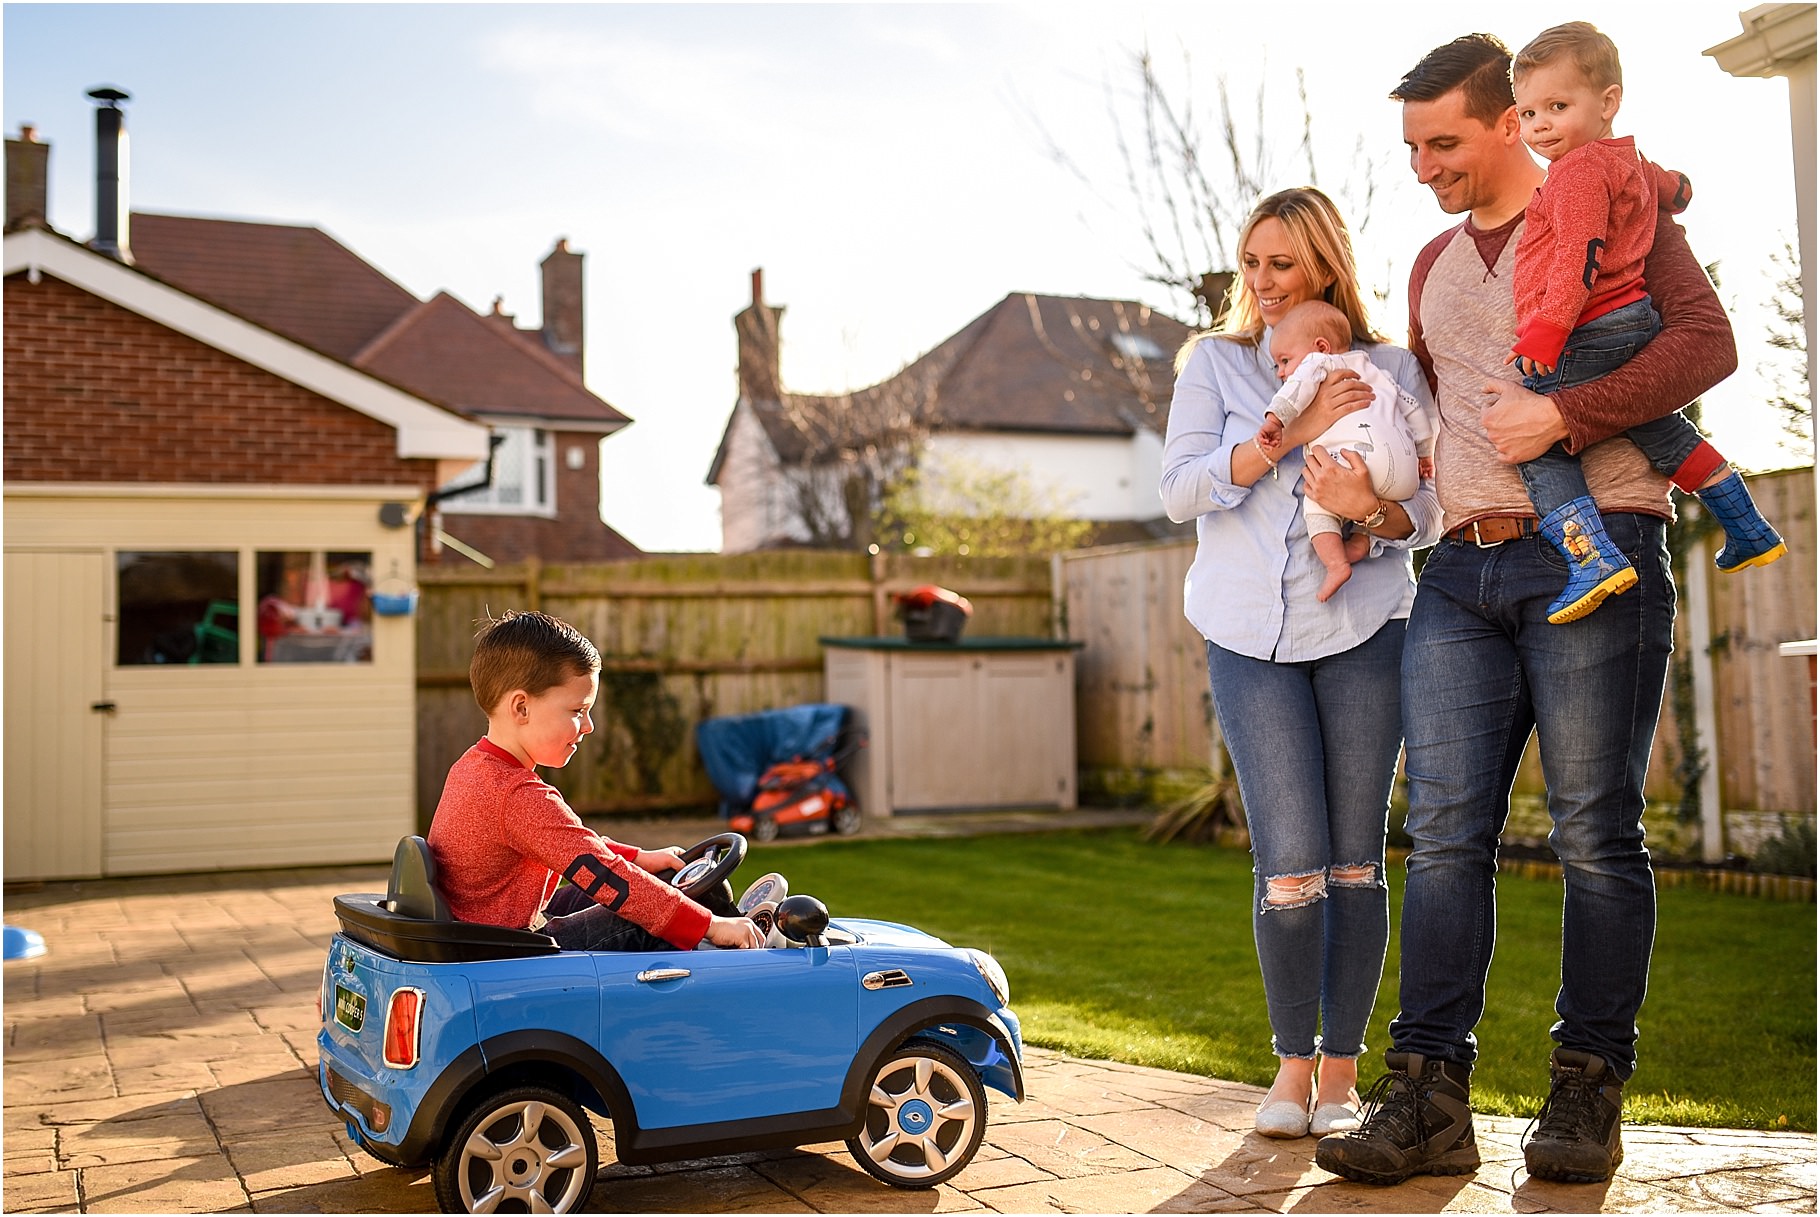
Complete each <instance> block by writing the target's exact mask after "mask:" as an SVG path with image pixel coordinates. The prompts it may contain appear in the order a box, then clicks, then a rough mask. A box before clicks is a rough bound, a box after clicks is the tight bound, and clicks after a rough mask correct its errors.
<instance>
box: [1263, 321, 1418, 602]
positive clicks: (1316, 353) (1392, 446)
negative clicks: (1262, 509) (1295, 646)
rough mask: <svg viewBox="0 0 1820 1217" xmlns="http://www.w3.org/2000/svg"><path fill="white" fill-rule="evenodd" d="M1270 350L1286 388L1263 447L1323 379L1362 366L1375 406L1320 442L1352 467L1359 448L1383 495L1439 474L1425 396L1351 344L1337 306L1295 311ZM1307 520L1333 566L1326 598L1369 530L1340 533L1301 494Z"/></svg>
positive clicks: (1366, 544) (1397, 496) (1403, 492)
mask: <svg viewBox="0 0 1820 1217" xmlns="http://www.w3.org/2000/svg"><path fill="white" fill-rule="evenodd" d="M1270 355H1271V359H1272V360H1273V361H1274V362H1275V363H1276V368H1277V377H1278V379H1280V380H1281V381H1282V382H1283V387H1282V388H1281V389H1278V390H1277V394H1276V396H1275V397H1273V398H1271V399H1270V405H1269V406H1268V407H1266V413H1265V415H1264V426H1263V427H1262V428H1261V429H1260V430H1259V431H1258V442H1259V445H1260V447H1261V448H1264V449H1274V447H1275V446H1276V444H1275V443H1273V441H1280V440H1281V437H1282V434H1283V428H1284V426H1285V425H1287V424H1288V423H1291V422H1294V421H1295V419H1296V417H1297V416H1298V415H1300V414H1301V413H1302V411H1303V410H1305V409H1307V408H1308V406H1309V404H1310V403H1311V402H1313V401H1314V398H1315V394H1316V393H1317V392H1318V391H1319V390H1320V387H1321V382H1322V381H1323V380H1325V379H1326V378H1327V377H1328V376H1329V375H1331V374H1332V373H1334V372H1337V371H1340V370H1342V369H1344V370H1347V371H1352V372H1356V373H1358V375H1359V378H1360V379H1361V380H1363V381H1364V382H1365V384H1366V385H1367V386H1368V387H1369V388H1370V389H1371V392H1372V401H1371V405H1369V406H1367V407H1366V408H1365V409H1363V410H1359V411H1355V412H1354V413H1352V414H1348V415H1347V416H1346V417H1345V418H1342V419H1341V420H1340V421H1339V422H1337V423H1335V424H1334V425H1333V426H1332V427H1329V428H1328V429H1327V431H1326V432H1325V433H1324V434H1323V435H1321V437H1320V438H1319V439H1316V440H1315V441H1314V442H1315V443H1317V444H1319V445H1321V447H1323V448H1325V449H1327V452H1328V454H1329V455H1330V456H1332V457H1333V458H1334V459H1335V460H1337V461H1339V462H1341V463H1342V464H1344V465H1345V466H1346V467H1347V468H1348V469H1351V468H1353V467H1354V466H1353V463H1352V459H1351V457H1350V456H1349V455H1348V454H1353V453H1356V454H1357V455H1358V457H1359V459H1361V460H1363V461H1364V462H1365V468H1366V470H1367V471H1368V472H1369V473H1370V474H1371V484H1372V489H1373V490H1375V491H1376V492H1377V495H1378V497H1379V498H1381V499H1384V500H1387V501H1389V502H1402V501H1403V500H1405V499H1408V498H1409V497H1410V496H1411V495H1413V494H1415V492H1416V485H1417V482H1418V481H1419V480H1420V479H1422V478H1431V477H1433V476H1434V450H1435V424H1434V420H1433V419H1431V418H1429V416H1428V412H1427V411H1426V410H1424V409H1423V408H1422V405H1421V403H1420V402H1418V401H1416V399H1415V398H1413V397H1411V396H1410V395H1409V394H1407V393H1405V392H1403V390H1402V389H1400V388H1398V387H1397V383H1396V382H1395V381H1394V380H1392V379H1391V378H1390V375H1389V373H1387V372H1385V371H1384V370H1383V369H1382V368H1380V367H1378V365H1377V364H1375V363H1373V362H1372V361H1371V359H1370V358H1369V357H1368V356H1367V355H1366V354H1365V352H1363V351H1355V350H1353V349H1352V325H1351V323H1349V322H1348V321H1347V320H1346V314H1344V313H1342V312H1341V311H1340V310H1339V309H1337V308H1335V307H1334V306H1333V305H1331V304H1327V303H1326V302H1324V301H1320V300H1310V301H1308V302H1306V303H1304V304H1298V305H1296V306H1295V307H1294V308H1292V309H1290V310H1289V312H1288V314H1287V315H1286V316H1284V318H1283V320H1282V321H1281V322H1280V323H1279V324H1278V325H1277V326H1276V328H1275V329H1273V330H1272V331H1271V333H1270ZM1302 518H1303V519H1304V520H1305V521H1306V522H1307V524H1308V538H1309V541H1310V542H1311V543H1312V544H1313V545H1314V552H1315V555H1316V556H1317V557H1319V558H1320V559H1321V564H1322V565H1323V566H1325V567H1326V568H1327V578H1326V580H1325V581H1324V582H1323V583H1322V584H1321V590H1320V591H1318V592H1316V593H1315V599H1317V600H1320V601H1323V602H1325V601H1326V600H1327V599H1328V598H1329V597H1331V596H1332V595H1333V594H1334V593H1335V592H1337V591H1339V590H1340V587H1341V586H1342V585H1343V584H1344V583H1345V582H1346V580H1348V579H1350V578H1351V577H1352V564H1353V563H1354V562H1357V561H1359V560H1360V559H1362V558H1364V557H1365V555H1366V554H1367V553H1369V552H1370V551H1371V534H1370V533H1368V532H1365V531H1363V530H1360V531H1356V532H1354V533H1353V534H1352V535H1351V536H1350V537H1345V538H1342V537H1341V534H1340V525H1341V519H1340V517H1339V516H1337V515H1335V514H1333V513H1332V512H1331V511H1328V510H1327V509H1326V508H1324V507H1322V506H1321V505H1320V504H1319V503H1317V502H1315V500H1314V499H1313V498H1311V497H1304V498H1303V500H1302Z"/></svg>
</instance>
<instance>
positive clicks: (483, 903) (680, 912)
mask: <svg viewBox="0 0 1820 1217" xmlns="http://www.w3.org/2000/svg"><path fill="white" fill-rule="evenodd" d="M429 841H430V853H431V855H432V856H433V857H434V858H435V859H436V885H437V887H439V888H440V889H441V890H442V894H443V898H444V899H446V900H447V901H448V902H449V911H450V912H452V913H454V914H455V916H456V918H457V919H458V920H461V921H471V922H478V923H482V924H486V925H501V926H506V927H508V928H511V929H520V930H522V929H526V928H528V927H529V926H530V925H531V923H532V921H533V920H534V919H535V918H536V916H537V915H538V914H539V913H541V912H543V908H544V906H545V905H546V904H548V903H549V902H550V896H551V895H552V894H553V893H554V892H555V891H556V884H557V881H558V879H559V877H561V876H563V875H568V876H569V878H570V881H571V882H576V883H579V884H581V885H582V886H584V887H590V888H592V894H593V896H594V898H595V900H597V901H598V902H599V903H601V904H604V905H606V906H607V907H608V908H610V909H612V910H613V911H614V912H616V913H618V914H619V915H620V916H621V917H624V918H625V919H626V920H627V921H630V922H632V923H633V924H635V925H638V926H642V927H643V928H644V929H647V930H649V931H650V932H651V933H653V934H655V935H657V936H658V937H659V938H662V939H663V940H664V941H665V942H668V943H670V944H672V945H674V946H677V947H680V948H682V949H684V950H690V949H693V948H694V947H695V946H696V944H698V943H699V942H701V940H702V937H703V936H704V935H705V934H706V933H707V932H708V920H709V916H710V914H709V912H708V910H707V909H705V908H703V907H702V906H701V905H699V904H697V903H695V901H693V900H691V899H689V898H688V897H687V896H685V895H683V894H682V893H681V892H679V891H677V890H676V889H675V888H673V887H671V886H670V885H669V884H668V883H665V882H663V881H662V880H661V879H658V878H657V877H656V876H654V875H652V874H651V873H650V872H648V871H645V870H643V869H641V868H640V867H639V866H638V864H637V862H636V861H635V859H636V858H637V857H638V850H637V849H636V848H634V847H632V846H630V845H621V844H619V843H617V842H615V841H609V840H607V839H606V838H605V837H602V836H600V835H599V834H598V833H595V832H594V831H592V830H591V829H589V828H588V826H587V825H585V824H583V823H582V822H581V819H580V817H579V816H577V815H576V814H575V812H574V811H573V810H571V809H570V807H569V805H568V803H567V802H565V801H564V800H563V797H562V794H561V793H560V792H559V791H558V790H557V789H556V788H555V787H554V786H552V785H550V784H549V783H548V782H546V781H544V780H543V779H542V778H540V777H538V776H537V772H536V770H534V769H528V768H526V767H525V766H524V765H523V764H521V763H520V762H519V760H518V758H517V757H515V756H513V755H512V754H511V753H510V752H507V751H506V750H505V749H504V748H501V747H500V746H499V745H497V744H495V743H494V742H493V741H492V740H488V739H482V740H481V741H480V742H479V743H477V744H475V745H474V746H473V747H472V748H469V749H468V750H467V751H466V752H464V753H463V754H462V756H461V759H460V760H458V761H456V762H455V764H454V765H453V766H452V767H451V768H450V769H449V778H448V781H447V782H445V783H444V784H443V787H442V798H441V799H440V800H439V801H438V802H437V804H436V816H435V819H434V820H432V821H431V823H430V838H429Z"/></svg>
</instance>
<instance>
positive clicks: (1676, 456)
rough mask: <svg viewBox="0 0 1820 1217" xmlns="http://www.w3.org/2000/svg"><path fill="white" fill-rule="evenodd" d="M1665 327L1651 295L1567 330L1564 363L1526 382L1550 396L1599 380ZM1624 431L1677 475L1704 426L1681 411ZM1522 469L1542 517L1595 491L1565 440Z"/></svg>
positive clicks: (1659, 466)
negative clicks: (1566, 446) (1693, 421)
mask: <svg viewBox="0 0 1820 1217" xmlns="http://www.w3.org/2000/svg"><path fill="white" fill-rule="evenodd" d="M1661 328H1662V319H1661V318H1660V317H1658V316H1657V315H1656V310H1655V308H1654V307H1653V306H1652V305H1651V304H1650V302H1649V300H1648V298H1647V297H1646V298H1644V299H1642V300H1639V301H1637V302H1636V303H1635V304H1627V305H1625V306H1624V307H1623V308H1618V309H1613V310H1612V311H1611V312H1609V313H1606V314H1605V315H1604V316H1602V317H1595V318H1593V319H1592V320H1591V321H1588V322H1587V323H1586V324H1585V325H1582V326H1576V327H1575V329H1574V332H1573V333H1572V334H1570V335H1568V338H1567V346H1566V348H1565V349H1563V350H1562V352H1561V362H1560V363H1558V364H1556V365H1555V370H1554V371H1552V372H1549V373H1547V374H1546V375H1535V376H1527V377H1525V378H1524V380H1523V387H1524V388H1526V389H1528V390H1529V391H1530V392H1532V393H1541V394H1545V395H1546V394H1549V393H1553V392H1554V391H1556V390H1557V389H1568V388H1572V387H1573V386H1574V385H1581V384H1585V383H1586V382H1587V381H1589V380H1597V379H1598V378H1599V377H1601V376H1603V375H1605V374H1606V373H1607V372H1612V371H1615V370H1617V369H1618V368H1619V367H1621V366H1622V365H1623V364H1624V363H1625V362H1626V361H1627V360H1629V359H1630V357H1631V356H1632V355H1635V354H1636V353H1637V352H1638V351H1640V350H1642V349H1643V347H1644V345H1645V344H1646V343H1648V342H1649V340H1650V339H1651V338H1654V337H1655V336H1656V333H1657V332H1658V331H1659V330H1661ZM1624 434H1625V436H1626V438H1628V439H1629V440H1630V441H1631V443H1633V444H1635V445H1636V446H1637V447H1638V448H1639V449H1641V450H1642V452H1643V455H1644V456H1646V457H1648V458H1649V463H1650V464H1651V465H1652V466H1654V467H1655V470H1656V472H1658V473H1660V474H1662V475H1663V476H1664V477H1673V476H1674V474H1675V471H1676V470H1678V469H1680V468H1681V466H1682V465H1683V464H1685V463H1686V461H1687V458H1688V457H1690V456H1692V455H1693V454H1694V450H1695V449H1696V448H1698V447H1699V446H1700V443H1701V438H1702V437H1701V435H1700V431H1699V428H1697V427H1695V426H1694V425H1693V424H1692V423H1690V422H1688V421H1687V419H1686V417H1684V416H1683V415H1682V414H1681V412H1680V411H1679V410H1677V411H1675V412H1674V413H1673V414H1665V415H1663V416H1662V417H1661V418H1658V419H1655V420H1653V421H1651V422H1647V423H1639V424H1638V425H1637V426H1635V427H1632V428H1630V429H1629V430H1627V431H1626V432H1625V433H1624ZM1517 473H1518V474H1519V475H1521V477H1522V478H1523V488H1524V489H1525V490H1527V491H1528V492H1529V501H1530V504H1531V505H1532V506H1534V507H1535V509H1536V514H1537V515H1538V516H1540V517H1542V518H1543V519H1547V518H1548V515H1549V513H1550V512H1553V511H1555V510H1556V509H1557V508H1559V507H1561V506H1563V505H1564V504H1567V503H1571V502H1573V500H1575V499H1578V498H1582V497H1589V496H1590V495H1591V494H1592V491H1591V490H1590V489H1588V488H1587V485H1586V474H1585V472H1584V471H1583V470H1582V469H1581V468H1580V458H1579V457H1577V456H1570V455H1569V454H1568V451H1567V449H1566V448H1565V447H1564V446H1563V445H1561V444H1556V445H1555V446H1554V447H1553V448H1550V449H1549V450H1548V451H1547V452H1544V453H1543V454H1542V455H1541V456H1538V457H1536V458H1535V459H1534V460H1530V461H1524V462H1523V463H1522V464H1520V465H1518V466H1517Z"/></svg>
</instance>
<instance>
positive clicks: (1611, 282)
mask: <svg viewBox="0 0 1820 1217" xmlns="http://www.w3.org/2000/svg"><path fill="white" fill-rule="evenodd" d="M1692 195H1693V188H1692V187H1691V186H1690V185H1689V184H1688V181H1687V178H1686V177H1685V176H1683V175H1681V174H1679V173H1675V172H1673V171H1671V170H1668V169H1664V168H1662V166H1660V165H1658V164H1655V163H1654V162H1653V161H1648V160H1645V159H1644V158H1643V157H1642V156H1641V155H1640V154H1639V153H1638V152H1637V145H1636V141H1635V140H1634V139H1632V138H1631V137H1630V136H1628V135H1626V136H1623V137H1621V138H1618V139H1600V140H1594V141H1593V142H1592V143H1590V144H1584V145H1582V146H1580V147H1578V148H1575V149H1574V150H1573V151H1572V152H1569V153H1568V154H1566V155H1565V156H1563V157H1561V158H1560V159H1559V160H1557V161H1555V163H1554V164H1552V165H1550V166H1549V167H1548V178H1547V180H1546V181H1544V182H1543V183H1542V186H1541V188H1540V189H1538V190H1537V191H1536V193H1535V194H1534V195H1533V196H1532V197H1531V198H1530V201H1529V206H1528V208H1527V209H1526V211H1525V218H1524V221H1523V235H1522V236H1521V237H1520V238H1518V241H1517V265H1516V274H1515V276H1514V281H1513V286H1514V288H1515V293H1516V300H1517V341H1516V343H1515V345H1514V346H1513V347H1512V348H1511V349H1512V350H1514V351H1516V353H1517V354H1519V355H1527V356H1529V357H1530V358H1531V359H1535V360H1538V361H1540V362H1541V363H1544V364H1547V365H1549V366H1550V367H1553V366H1555V365H1557V364H1559V363H1560V362H1561V351H1562V349H1563V348H1564V347H1565V346H1566V345H1567V336H1568V335H1569V334H1570V333H1572V332H1573V329H1574V327H1575V326H1577V325H1584V324H1585V323H1587V322H1588V321H1591V320H1593V319H1594V318H1595V317H1603V316H1604V315H1605V314H1606V313H1609V312H1611V311H1612V310H1613V309H1617V308H1622V307H1624V306H1625V305H1627V304H1634V303H1635V302H1637V301H1638V300H1641V299H1643V298H1644V296H1645V295H1646V294H1647V293H1648V288H1647V287H1646V286H1645V285H1644V282H1643V259H1644V258H1645V257H1647V256H1648V255H1649V248H1650V244H1651V242H1653V241H1654V240H1655V234H1656V212H1657V210H1658V209H1660V210H1662V211H1666V212H1668V213H1669V214H1671V215H1674V214H1677V213H1679V212H1680V211H1682V210H1683V209H1684V208H1685V207H1686V206H1687V203H1688V200H1689V199H1690V198H1691V197H1692Z"/></svg>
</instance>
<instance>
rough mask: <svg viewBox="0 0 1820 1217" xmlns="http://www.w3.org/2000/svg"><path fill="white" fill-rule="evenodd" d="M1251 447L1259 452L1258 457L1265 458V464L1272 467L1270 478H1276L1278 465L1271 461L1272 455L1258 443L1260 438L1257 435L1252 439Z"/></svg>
mask: <svg viewBox="0 0 1820 1217" xmlns="http://www.w3.org/2000/svg"><path fill="white" fill-rule="evenodd" d="M1251 446H1252V447H1253V448H1256V449H1257V450H1258V455H1259V456H1261V457H1263V458H1264V463H1265V464H1266V465H1269V466H1270V476H1271V477H1272V478H1275V477H1276V475H1277V463H1276V462H1275V461H1273V460H1271V459H1270V454H1269V453H1268V452H1266V451H1264V445H1262V444H1260V443H1258V437H1257V436H1255V435H1254V436H1252V437H1251Z"/></svg>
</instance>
